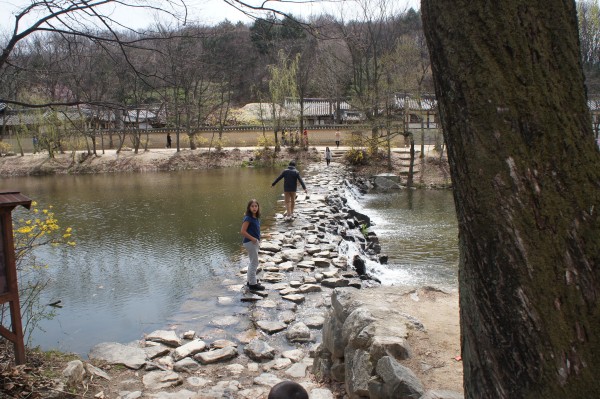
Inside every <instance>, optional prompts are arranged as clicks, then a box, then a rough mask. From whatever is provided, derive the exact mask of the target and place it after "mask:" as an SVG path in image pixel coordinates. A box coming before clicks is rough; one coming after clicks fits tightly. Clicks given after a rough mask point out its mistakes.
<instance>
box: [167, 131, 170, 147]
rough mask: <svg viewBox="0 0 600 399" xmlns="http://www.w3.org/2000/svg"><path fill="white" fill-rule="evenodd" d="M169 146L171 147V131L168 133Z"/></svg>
mask: <svg viewBox="0 0 600 399" xmlns="http://www.w3.org/2000/svg"><path fill="white" fill-rule="evenodd" d="M167 148H171V133H167Z"/></svg>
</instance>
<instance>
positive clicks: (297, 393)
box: [267, 381, 308, 399]
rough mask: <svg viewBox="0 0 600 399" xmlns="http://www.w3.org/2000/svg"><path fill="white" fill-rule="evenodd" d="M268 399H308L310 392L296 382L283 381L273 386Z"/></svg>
mask: <svg viewBox="0 0 600 399" xmlns="http://www.w3.org/2000/svg"><path fill="white" fill-rule="evenodd" d="M267 399H308V392H306V389H304V388H303V387H302V385H300V384H298V383H297V382H294V381H282V382H280V383H279V384H277V385H275V386H273V388H271V390H270V391H269V397H268V398H267Z"/></svg>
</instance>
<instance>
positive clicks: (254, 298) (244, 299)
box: [240, 295, 262, 302]
mask: <svg viewBox="0 0 600 399" xmlns="http://www.w3.org/2000/svg"><path fill="white" fill-rule="evenodd" d="M261 299H262V297H261V296H258V295H247V296H243V297H241V298H240V300H241V301H242V302H258V301H260V300H261Z"/></svg>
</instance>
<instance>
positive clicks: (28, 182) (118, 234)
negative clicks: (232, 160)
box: [5, 169, 280, 354]
mask: <svg viewBox="0 0 600 399" xmlns="http://www.w3.org/2000/svg"><path fill="white" fill-rule="evenodd" d="M275 173H276V172H275V171H273V170H270V169H242V170H239V169H236V170H233V169H222V170H211V171H201V172H200V171H185V172H173V173H151V174H119V175H93V176H54V177H43V178H18V179H9V180H5V182H6V183H8V184H7V186H8V185H10V187H13V188H16V189H17V190H18V191H21V192H22V193H23V194H25V195H27V196H29V197H30V198H32V199H35V200H36V201H38V202H40V204H43V205H48V204H52V205H53V206H54V211H55V213H56V216H57V218H58V219H59V222H60V224H61V225H62V226H65V227H66V226H71V227H72V228H73V230H74V238H75V240H76V241H77V246H76V247H74V248H68V249H67V250H65V249H61V248H44V250H43V251H41V252H40V253H39V257H40V258H41V260H42V262H43V263H46V264H48V265H51V267H50V268H49V269H48V270H47V271H46V273H47V275H48V277H50V278H51V285H50V287H49V289H48V290H47V292H46V293H45V297H44V298H43V301H44V302H45V303H50V302H52V301H54V300H58V299H60V300H62V303H63V305H64V307H63V308H62V309H60V310H59V311H58V315H57V317H56V318H55V319H53V320H49V321H44V322H43V323H42V327H43V329H44V330H45V332H44V333H38V334H36V335H35V336H34V337H33V344H34V345H40V346H41V347H42V348H44V349H49V348H58V349H62V350H68V351H74V352H77V353H81V354H85V353H87V351H88V349H89V348H90V347H91V346H92V345H94V344H96V343H98V342H103V341H117V342H127V341H130V340H135V339H139V338H140V337H141V335H142V333H144V332H150V331H152V330H154V329H156V328H164V326H165V321H166V320H168V319H169V317H170V316H171V315H172V314H174V313H176V312H177V311H178V310H179V308H180V306H181V304H182V302H183V301H184V300H185V299H186V298H187V297H188V295H190V293H192V292H193V291H195V290H199V291H200V292H204V293H205V296H206V297H207V298H210V299H211V301H212V300H214V298H215V296H216V295H218V294H219V291H220V290H223V288H222V285H221V281H222V280H223V279H224V278H226V277H232V276H233V275H235V273H237V271H238V269H239V264H238V262H239V260H240V242H241V239H240V236H239V229H240V225H241V220H242V214H243V212H244V210H245V206H246V202H247V200H248V199H249V198H252V197H256V198H257V199H258V200H259V201H260V202H261V205H262V212H263V215H265V216H266V219H268V218H269V215H272V212H273V208H274V206H275V204H276V201H277V200H278V199H279V198H278V197H279V195H280V192H279V191H276V190H273V189H271V187H270V183H271V181H272V179H273V176H274V175H275ZM23 212H27V211H23ZM24 214H25V213H24ZM17 216H18V215H17ZM203 311H206V313H207V314H208V315H210V314H211V312H212V313H214V314H218V310H216V309H215V307H214V306H213V307H212V309H203Z"/></svg>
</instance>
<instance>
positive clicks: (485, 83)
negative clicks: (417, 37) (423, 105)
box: [422, 0, 600, 399]
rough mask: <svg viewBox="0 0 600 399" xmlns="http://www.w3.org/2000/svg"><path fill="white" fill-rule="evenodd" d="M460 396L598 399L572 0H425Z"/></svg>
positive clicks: (586, 171)
mask: <svg viewBox="0 0 600 399" xmlns="http://www.w3.org/2000/svg"><path fill="white" fill-rule="evenodd" d="M422 12H423V22H424V26H425V33H426V36H427V41H428V44H429V49H430V53H431V60H432V64H433V74H434V80H435V86H436V94H437V98H438V101H439V105H440V115H441V120H442V125H443V127H444V135H445V138H446V143H447V146H448V150H447V151H448V158H449V161H450V167H451V174H452V180H453V186H454V198H455V204H456V211H457V217H458V224H459V245H460V271H459V287H460V305H461V312H460V313H461V330H462V352H463V361H464V378H465V382H464V384H465V396H466V397H467V398H478V399H479V398H495V399H496V398H598V397H600V378H599V377H598V370H600V333H599V331H598V329H599V328H600V304H599V301H600V219H599V214H600V152H599V151H598V149H597V148H596V146H595V145H594V141H593V134H592V125H591V119H590V116H589V112H588V109H587V106H586V98H585V90H584V83H583V73H582V70H581V65H580V61H579V43H578V34H577V20H576V14H575V3H574V1H560V0H504V1H498V2H490V1H465V0H458V1H457V0H423V1H422Z"/></svg>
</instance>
